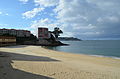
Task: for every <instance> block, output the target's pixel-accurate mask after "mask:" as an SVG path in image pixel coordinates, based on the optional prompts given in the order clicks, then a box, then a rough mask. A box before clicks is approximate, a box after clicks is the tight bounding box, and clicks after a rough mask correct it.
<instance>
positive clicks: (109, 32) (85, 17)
mask: <svg viewBox="0 0 120 79" xmlns="http://www.w3.org/2000/svg"><path fill="white" fill-rule="evenodd" d="M34 3H35V4H34V5H36V6H37V7H38V8H39V7H42V8H43V10H44V8H45V9H46V8H49V7H53V6H54V8H52V9H50V10H53V11H54V13H52V14H51V13H49V14H50V16H51V17H53V18H55V21H54V22H53V21H51V18H50V16H48V18H46V17H47V16H46V17H45V18H43V19H40V20H36V21H34V22H33V23H32V25H31V27H32V28H34V27H35V28H36V27H38V26H41V27H48V28H50V29H51V26H59V27H60V28H61V29H62V30H63V32H64V36H75V37H79V38H83V39H91V38H120V31H119V29H120V10H119V7H120V1H119V0H34ZM38 8H34V9H33V10H32V11H28V12H25V13H23V16H24V18H33V17H35V16H36V15H37V14H38V13H39V12H41V11H43V10H41V9H38ZM43 12H44V13H45V12H47V11H43ZM53 15H55V16H53Z"/></svg>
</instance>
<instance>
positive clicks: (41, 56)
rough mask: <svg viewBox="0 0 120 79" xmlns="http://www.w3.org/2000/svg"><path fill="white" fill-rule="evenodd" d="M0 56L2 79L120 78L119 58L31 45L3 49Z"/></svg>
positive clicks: (0, 49) (0, 74)
mask: <svg viewBox="0 0 120 79" xmlns="http://www.w3.org/2000/svg"><path fill="white" fill-rule="evenodd" d="M1 54H3V55H1ZM0 55H1V56H0V62H1V64H0V69H1V71H0V79H3V78H1V77H6V79H9V78H11V79H19V78H20V79H26V78H27V79H35V78H37V79H119V78H120V75H119V74H120V68H119V67H120V60H119V59H113V58H107V57H95V56H89V55H82V54H73V53H66V52H59V51H55V50H50V49H46V48H43V47H40V46H28V45H20V46H10V47H9V46H8V47H2V48H0ZM4 55H6V56H4ZM2 73H3V74H2ZM11 75H12V76H11Z"/></svg>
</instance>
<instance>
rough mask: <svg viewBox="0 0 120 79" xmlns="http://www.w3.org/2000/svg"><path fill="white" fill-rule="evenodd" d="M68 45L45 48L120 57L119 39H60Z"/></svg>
mask: <svg viewBox="0 0 120 79" xmlns="http://www.w3.org/2000/svg"><path fill="white" fill-rule="evenodd" d="M62 42H63V43H65V44H69V45H68V46H54V47H53V46H52V47H51V46H48V47H46V48H48V49H52V50H55V51H61V52H66V53H77V54H85V55H92V56H99V57H112V58H116V59H120V40H83V41H62Z"/></svg>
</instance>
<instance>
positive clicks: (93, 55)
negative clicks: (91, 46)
mask: <svg viewBox="0 0 120 79" xmlns="http://www.w3.org/2000/svg"><path fill="white" fill-rule="evenodd" d="M90 56H95V57H106V58H113V59H120V57H115V56H103V55H90Z"/></svg>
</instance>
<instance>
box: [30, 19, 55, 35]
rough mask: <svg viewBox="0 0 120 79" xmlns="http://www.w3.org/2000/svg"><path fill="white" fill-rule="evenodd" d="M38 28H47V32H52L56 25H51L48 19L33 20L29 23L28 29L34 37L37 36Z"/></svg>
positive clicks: (51, 22)
mask: <svg viewBox="0 0 120 79" xmlns="http://www.w3.org/2000/svg"><path fill="white" fill-rule="evenodd" d="M38 27H45V28H49V30H53V29H54V27H57V24H56V23H53V21H52V20H50V19H48V18H45V19H40V20H35V21H33V22H32V23H31V27H30V28H31V29H32V33H33V34H34V35H37V28H38Z"/></svg>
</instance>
